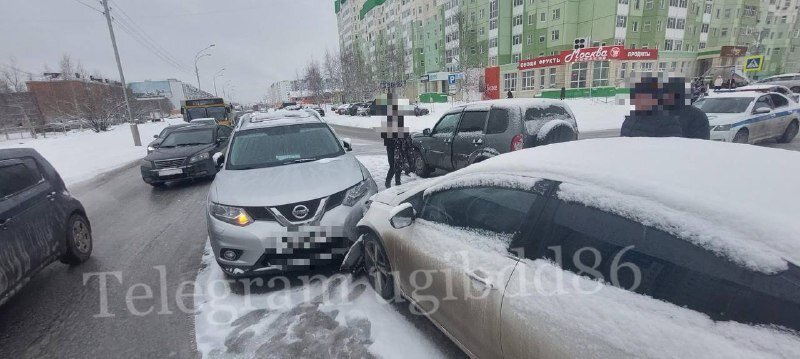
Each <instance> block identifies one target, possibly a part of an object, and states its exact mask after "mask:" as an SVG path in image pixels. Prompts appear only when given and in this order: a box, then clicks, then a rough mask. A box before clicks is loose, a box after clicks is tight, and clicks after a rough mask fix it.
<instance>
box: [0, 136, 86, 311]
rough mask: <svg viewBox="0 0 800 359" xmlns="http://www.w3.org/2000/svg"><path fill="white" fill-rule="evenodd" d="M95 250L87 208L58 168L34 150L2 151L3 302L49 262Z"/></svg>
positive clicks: (82, 257)
mask: <svg viewBox="0 0 800 359" xmlns="http://www.w3.org/2000/svg"><path fill="white" fill-rule="evenodd" d="M91 254H92V230H91V226H90V225H89V219H88V218H87V217H86V210H85V209H84V208H83V205H82V204H81V203H80V202H79V201H78V200H77V199H75V198H74V197H72V195H71V194H70V193H69V191H68V190H67V188H66V186H65V185H64V181H63V180H61V176H59V174H58V172H56V170H55V169H54V168H53V166H51V165H50V163H49V162H47V160H45V159H44V158H43V157H42V156H41V155H40V154H39V153H38V152H36V151H35V150H33V149H29V148H12V149H0V304H3V303H5V302H6V301H7V300H8V299H9V298H11V296H12V295H14V293H16V292H17V291H18V290H19V289H20V288H21V287H22V286H23V285H24V284H25V283H27V281H28V280H29V279H30V278H31V277H33V276H34V275H35V274H36V273H38V272H39V271H40V270H42V269H43V268H44V267H46V266H47V265H48V264H50V263H52V262H54V261H56V260H61V261H62V262H64V263H67V264H79V263H82V262H84V261H86V260H87V259H89V257H90V256H91Z"/></svg>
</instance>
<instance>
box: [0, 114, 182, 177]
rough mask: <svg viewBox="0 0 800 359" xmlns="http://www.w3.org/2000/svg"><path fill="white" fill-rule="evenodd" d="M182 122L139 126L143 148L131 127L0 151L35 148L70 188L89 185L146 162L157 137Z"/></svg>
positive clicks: (13, 144)
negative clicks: (109, 173)
mask: <svg viewBox="0 0 800 359" xmlns="http://www.w3.org/2000/svg"><path fill="white" fill-rule="evenodd" d="M181 122H183V120H181V119H167V120H165V121H162V122H148V123H145V124H141V125H139V134H140V135H141V137H142V146H141V147H135V146H134V145H133V138H132V137H131V130H130V126H129V125H127V124H122V125H119V126H114V127H113V128H112V129H111V130H109V131H107V132H101V133H95V132H92V131H89V130H84V131H72V132H69V133H67V134H66V135H65V134H63V133H60V134H50V135H48V137H47V138H44V137H42V136H39V138H37V139H32V138H26V139H22V140H11V141H3V142H0V148H33V149H35V150H36V151H39V153H40V154H42V156H44V158H45V159H47V160H48V161H49V162H50V163H51V164H52V165H53V167H55V168H56V170H58V173H60V174H61V177H62V178H63V179H64V182H65V183H66V184H67V185H71V184H75V183H77V182H80V181H85V180H88V179H91V178H92V177H94V176H97V175H99V174H101V173H103V172H106V171H110V170H113V169H116V168H118V167H121V166H123V165H125V164H127V163H130V162H132V161H135V160H137V159H140V158H143V157H144V156H145V155H146V154H147V144H148V143H150V141H152V140H153V135H156V134H158V133H159V132H161V130H162V129H164V127H167V126H169V125H170V124H175V123H181Z"/></svg>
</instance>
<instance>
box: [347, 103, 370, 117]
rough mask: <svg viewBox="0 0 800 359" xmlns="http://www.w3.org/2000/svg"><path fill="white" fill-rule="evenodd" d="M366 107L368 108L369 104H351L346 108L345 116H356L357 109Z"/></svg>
mask: <svg viewBox="0 0 800 359" xmlns="http://www.w3.org/2000/svg"><path fill="white" fill-rule="evenodd" d="M367 106H369V103H367V102H357V103H354V104H351V105H350V107H348V108H347V114H348V115H350V116H356V115H358V109H359V108H362V107H367Z"/></svg>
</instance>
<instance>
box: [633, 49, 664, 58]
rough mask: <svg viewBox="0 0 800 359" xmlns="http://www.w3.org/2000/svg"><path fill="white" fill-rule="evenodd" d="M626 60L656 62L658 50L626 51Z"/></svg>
mask: <svg viewBox="0 0 800 359" xmlns="http://www.w3.org/2000/svg"><path fill="white" fill-rule="evenodd" d="M625 59H626V60H656V59H658V49H625Z"/></svg>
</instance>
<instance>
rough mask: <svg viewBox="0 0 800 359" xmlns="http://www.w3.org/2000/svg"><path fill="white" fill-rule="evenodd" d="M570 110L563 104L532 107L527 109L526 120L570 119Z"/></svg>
mask: <svg viewBox="0 0 800 359" xmlns="http://www.w3.org/2000/svg"><path fill="white" fill-rule="evenodd" d="M571 118H572V116H570V114H569V112H567V110H566V109H565V108H563V107H561V106H547V107H544V108H539V107H531V108H529V109H527V110H525V122H528V121H541V120H545V121H552V120H569V119H571Z"/></svg>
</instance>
